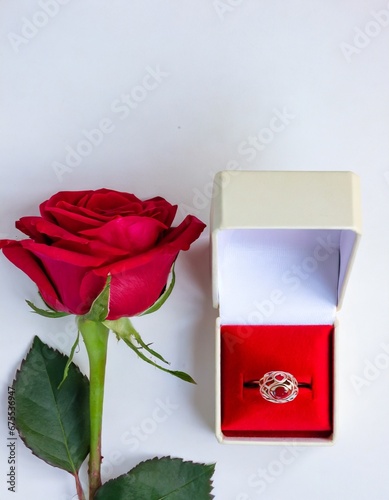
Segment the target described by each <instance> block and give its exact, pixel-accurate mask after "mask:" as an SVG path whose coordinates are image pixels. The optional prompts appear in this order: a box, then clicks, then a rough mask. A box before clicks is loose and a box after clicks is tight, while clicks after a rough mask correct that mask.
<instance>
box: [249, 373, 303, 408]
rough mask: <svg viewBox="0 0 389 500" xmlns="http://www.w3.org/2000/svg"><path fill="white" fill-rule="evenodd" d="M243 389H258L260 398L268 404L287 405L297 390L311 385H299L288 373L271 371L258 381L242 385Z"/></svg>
mask: <svg viewBox="0 0 389 500" xmlns="http://www.w3.org/2000/svg"><path fill="white" fill-rule="evenodd" d="M244 386H245V387H259V392H260V394H261V396H262V397H263V398H264V399H265V400H266V401H269V402H270V403H289V402H290V401H293V400H294V399H295V398H296V397H297V394H298V393H299V388H307V389H310V388H311V384H307V383H299V382H298V381H297V379H296V378H295V377H294V376H293V375H292V374H291V373H288V372H283V371H279V370H278V371H271V372H267V373H265V375H264V376H263V377H262V378H261V379H260V380H250V381H248V382H245V383H244Z"/></svg>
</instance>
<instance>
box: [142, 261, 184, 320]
mask: <svg viewBox="0 0 389 500" xmlns="http://www.w3.org/2000/svg"><path fill="white" fill-rule="evenodd" d="M175 284H176V274H175V272H174V264H173V267H172V279H171V281H170V284H169V286H168V287H167V288H166V290H165V291H164V292H163V293H162V295H161V296H160V297H159V299H158V300H157V301H156V302H154V304H153V305H152V306H151V307H149V308H148V309H146V311H144V312H143V313H141V314H140V315H139V316H145V315H146V314H151V313H153V312H155V311H158V309H160V308H161V307H162V306H163V304H164V303H165V302H166V301H167V299H168V298H169V297H170V294H171V293H172V291H173V288H174V285H175Z"/></svg>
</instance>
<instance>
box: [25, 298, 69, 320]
mask: <svg viewBox="0 0 389 500" xmlns="http://www.w3.org/2000/svg"><path fill="white" fill-rule="evenodd" d="M26 302H27V304H28V305H29V306H30V307H31V309H32V312H34V313H36V314H39V315H40V316H44V317H45V318H63V317H64V316H69V313H67V312H63V311H56V310H55V309H51V308H50V310H48V309H41V308H40V307H37V306H36V305H35V304H34V303H33V302H31V301H30V300H26ZM46 305H47V304H46ZM48 307H49V306H48Z"/></svg>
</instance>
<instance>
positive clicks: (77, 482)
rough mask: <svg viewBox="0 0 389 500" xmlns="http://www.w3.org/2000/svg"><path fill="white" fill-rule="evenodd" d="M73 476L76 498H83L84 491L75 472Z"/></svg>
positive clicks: (83, 499) (81, 499) (82, 499)
mask: <svg viewBox="0 0 389 500" xmlns="http://www.w3.org/2000/svg"><path fill="white" fill-rule="evenodd" d="M74 477H75V479H76V489H77V496H78V499H79V500H85V495H84V492H83V491H82V486H81V482H80V478H79V476H78V473H77V472H76V473H75V475H74Z"/></svg>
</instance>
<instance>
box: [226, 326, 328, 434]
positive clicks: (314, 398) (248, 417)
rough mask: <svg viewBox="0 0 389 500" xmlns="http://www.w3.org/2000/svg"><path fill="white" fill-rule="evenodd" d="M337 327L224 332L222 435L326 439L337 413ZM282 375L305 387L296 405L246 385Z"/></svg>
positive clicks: (230, 328)
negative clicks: (273, 399)
mask: <svg viewBox="0 0 389 500" xmlns="http://www.w3.org/2000/svg"><path fill="white" fill-rule="evenodd" d="M333 337H334V328H333V325H309V326H307V325H301V326H300V325H297V326H296V325H293V326H289V325H287V326H285V325H283V326H274V325H271V326H262V325H259V326H246V325H237V326H230V325H225V326H222V328H221V408H222V432H223V434H224V435H225V436H231V437H232V436H234V437H285V438H286V437H321V438H323V437H328V436H330V435H331V433H332V412H333V404H332V402H333ZM273 370H282V371H286V372H289V373H291V374H292V375H294V376H295V377H296V378H297V380H298V381H299V382H300V383H304V382H305V383H310V384H311V385H312V388H311V389H308V388H303V387H301V388H300V389H299V394H298V395H297V397H296V399H295V400H294V401H291V402H289V403H284V404H275V403H271V402H268V401H266V400H264V399H263V398H262V396H261V395H260V394H259V390H258V389H257V388H248V387H244V382H247V381H250V380H259V379H260V378H261V377H262V375H263V374H265V373H266V372H269V371H273Z"/></svg>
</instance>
